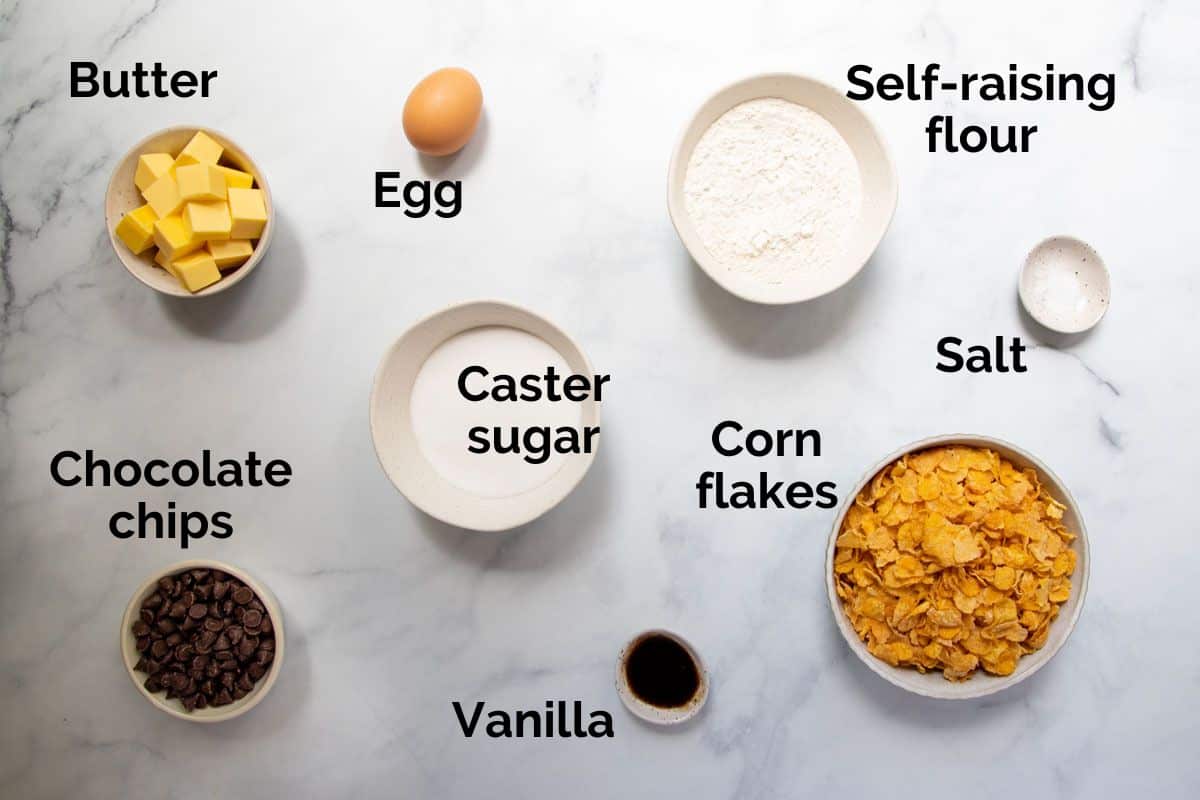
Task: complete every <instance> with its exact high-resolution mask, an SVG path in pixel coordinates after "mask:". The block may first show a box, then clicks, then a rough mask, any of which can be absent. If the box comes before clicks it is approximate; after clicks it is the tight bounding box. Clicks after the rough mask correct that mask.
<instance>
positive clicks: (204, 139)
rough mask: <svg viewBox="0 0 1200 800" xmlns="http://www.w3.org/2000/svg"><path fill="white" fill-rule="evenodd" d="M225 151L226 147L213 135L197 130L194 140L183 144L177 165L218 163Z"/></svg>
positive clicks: (176, 160) (176, 161)
mask: <svg viewBox="0 0 1200 800" xmlns="http://www.w3.org/2000/svg"><path fill="white" fill-rule="evenodd" d="M223 152H225V148H224V147H221V145H219V144H217V143H216V141H214V140H213V138H212V137H211V136H209V135H208V134H206V133H205V132H204V131H196V135H195V136H193V137H192V140H191V141H190V142H188V143H187V144H186V145H184V146H183V150H181V151H180V152H179V155H178V156H177V157H176V158H175V166H176V167H182V166H185V165H187V164H214V165H215V164H216V163H217V162H218V161H220V160H221V153H223Z"/></svg>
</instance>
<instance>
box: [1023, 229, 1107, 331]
mask: <svg viewBox="0 0 1200 800" xmlns="http://www.w3.org/2000/svg"><path fill="white" fill-rule="evenodd" d="M1111 291H1112V286H1111V284H1110V283H1109V277H1108V268H1107V267H1106V266H1105V265H1104V259H1102V258H1100V254H1099V253H1097V252H1096V251H1095V249H1093V248H1092V246H1091V245H1089V244H1088V243H1087V242H1084V241H1082V240H1080V239H1076V238H1075V237H1073V236H1051V237H1049V238H1048V239H1043V240H1042V241H1041V242H1039V243H1038V244H1037V246H1036V247H1034V248H1033V249H1032V250H1031V251H1029V255H1028V256H1026V258H1025V265H1024V266H1023V267H1022V268H1021V278H1020V281H1019V282H1018V284H1017V292H1018V294H1020V296H1021V305H1023V306H1025V310H1026V311H1028V312H1029V316H1031V317H1033V318H1034V319H1035V320H1037V321H1038V322H1039V323H1040V324H1042V325H1044V326H1045V327H1047V328H1049V329H1050V330H1052V331H1057V332H1058V333H1083V332H1084V331H1086V330H1089V329H1091V328H1092V327H1094V326H1095V325H1096V323H1098V322H1099V321H1100V319H1101V318H1102V317H1103V316H1104V313H1105V312H1106V311H1108V301H1109V295H1110V293H1111Z"/></svg>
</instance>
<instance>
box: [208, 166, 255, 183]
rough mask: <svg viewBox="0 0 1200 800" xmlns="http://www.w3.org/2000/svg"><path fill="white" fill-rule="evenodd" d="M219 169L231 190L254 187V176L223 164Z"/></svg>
mask: <svg viewBox="0 0 1200 800" xmlns="http://www.w3.org/2000/svg"><path fill="white" fill-rule="evenodd" d="M217 169H219V170H221V173H222V174H223V175H224V176H225V184H226V185H227V186H228V187H229V188H230V189H249V188H250V187H251V186H253V185H254V176H253V175H251V174H250V173H249V172H242V171H241V170H240V169H234V168H233V167H226V166H223V165H221V164H218V165H217Z"/></svg>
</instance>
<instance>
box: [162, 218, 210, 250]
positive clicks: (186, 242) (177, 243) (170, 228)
mask: <svg viewBox="0 0 1200 800" xmlns="http://www.w3.org/2000/svg"><path fill="white" fill-rule="evenodd" d="M154 243H155V244H156V245H158V249H159V250H161V251H162V254H163V258H165V259H167V260H168V261H178V260H179V257H180V256H185V255H187V254H188V253H191V252H194V251H196V250H199V249H200V248H201V247H203V246H204V240H203V239H197V238H195V237H194V236H192V232H191V230H190V229H189V228H188V226H187V223H186V222H184V221H183V217H181V216H179V215H178V214H173V215H171V216H169V217H164V218H163V219H160V220H158V221H157V222H155V223H154Z"/></svg>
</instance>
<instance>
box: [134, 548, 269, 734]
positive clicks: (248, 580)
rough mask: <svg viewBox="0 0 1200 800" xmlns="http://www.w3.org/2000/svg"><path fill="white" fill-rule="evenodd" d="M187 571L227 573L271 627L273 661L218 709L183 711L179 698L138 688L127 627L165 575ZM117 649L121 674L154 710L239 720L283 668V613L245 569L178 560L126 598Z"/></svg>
mask: <svg viewBox="0 0 1200 800" xmlns="http://www.w3.org/2000/svg"><path fill="white" fill-rule="evenodd" d="M189 569H217V570H221V571H222V572H227V573H229V574H230V575H232V576H233V577H235V578H237V579H238V580H240V581H241V582H242V583H244V584H246V585H247V586H249V587H250V588H251V589H252V590H254V594H256V595H257V596H258V599H259V600H261V601H262V604H263V606H265V607H266V609H267V614H268V615H269V616H270V618H271V626H272V628H273V629H274V634H275V659H274V660H273V661H272V662H271V666H270V668H269V669H268V670H267V674H266V675H264V676H263V677H262V678H261V679H260V680H259V681H258V682H257V683H256V684H254V689H253V690H252V691H251V692H250V693H249V694H247V695H246V696H245V697H243V698H242V699H241V700H235V701H234V702H232V703H230V704H229V705H227V706H220V707H218V708H214V707H212V706H210V707H208V708H201V709H197V710H195V711H187V710H185V709H184V707H183V703H181V702H180V701H179V698H172V699H170V700H168V699H167V695H166V692H150V691H148V690H147V689H146V687H145V686H143V685H142V684H143V683H144V682H145V680H146V677H147V676H146V674H145V673H142V672H138V671H137V670H135V669H134V666H135V665H136V664H137V662H138V659H139V658H140V654H139V653H138V650H137V643H136V639H135V637H134V635H133V632H132V631H131V630H130V628H131V626H132V625H133V623H134V622H135V621H136V620H137V618H138V612H139V611H140V610H141V607H142V601H143V600H145V599H146V598H147V597H149V596H150V595H152V594H154V592H155V591H156V590H157V589H158V581H159V579H160V578H162V577H165V576H167V575H177V574H179V573H180V572H183V571H184V570H189ZM120 646H121V660H122V661H124V662H125V671H126V672H127V673H129V679H130V680H132V681H133V685H134V686H136V687H137V690H138V692H139V693H140V694H141V695H142V697H144V698H146V699H147V700H148V701H150V704H151V705H153V706H154V707H155V708H157V709H159V710H160V711H164V712H166V713H168V714H170V715H171V716H172V717H178V718H179V719H183V720H187V721H188V722H224V721H225V720H227V719H233V718H234V717H240V716H241V715H242V714H245V713H246V712H247V711H249V710H250V709H252V708H254V707H255V706H256V705H258V704H259V703H261V702H262V700H263V698H264V697H266V696H267V692H269V691H271V687H273V686H274V685H275V680H276V679H277V678H278V677H279V670H280V668H281V667H282V665H283V650H284V640H283V612H282V611H280V609H279V602H278V601H277V600H276V599H275V595H273V594H271V592H270V591H269V590H268V589H267V587H266V586H264V585H263V584H261V583H259V582H258V581H257V580H255V579H254V578H253V577H251V576H250V575H249V574H247V573H246V572H245V570H242V569H239V568H237V567H234V566H230V565H229V564H225V563H223V562H221V561H213V560H212V559H207V558H197V559H192V560H190V561H180V562H178V563H175V564H172V565H170V566H169V567H165V568H163V569H161V570H159V571H157V572H155V573H154V574H153V575H151V576H150V577H149V578H147V579H146V580H145V582H144V583H142V585H141V586H139V587H138V589H137V591H136V592H134V593H133V597H131V598H129V605H127V606H126V607H125V615H124V616H123V617H122V618H121V631H120Z"/></svg>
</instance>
